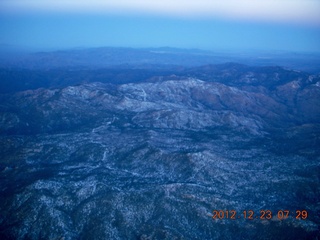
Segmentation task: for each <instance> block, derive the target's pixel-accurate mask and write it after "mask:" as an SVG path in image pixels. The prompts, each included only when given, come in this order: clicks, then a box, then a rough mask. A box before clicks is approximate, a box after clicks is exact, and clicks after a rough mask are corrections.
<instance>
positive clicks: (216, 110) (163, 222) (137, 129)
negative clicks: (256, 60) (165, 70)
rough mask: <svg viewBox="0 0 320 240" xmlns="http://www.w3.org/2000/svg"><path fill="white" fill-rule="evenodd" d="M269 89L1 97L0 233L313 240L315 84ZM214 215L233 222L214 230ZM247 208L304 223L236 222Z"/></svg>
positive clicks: (176, 83)
mask: <svg viewBox="0 0 320 240" xmlns="http://www.w3.org/2000/svg"><path fill="white" fill-rule="evenodd" d="M250 76H251V77H252V75H249V76H247V79H251V78H250ZM276 80H277V79H276ZM276 80H275V81H274V82H273V84H271V83H270V84H268V85H263V84H257V81H255V83H254V84H251V83H250V81H249V80H248V81H246V82H247V84H239V83H237V84H235V83H236V82H237V81H239V79H238V78H236V79H235V80H234V81H231V82H225V83H222V82H221V81H220V82H219V81H216V82H214V81H203V80H199V79H195V78H190V77H189V78H188V77H185V78H179V79H162V80H160V79H153V80H152V81H148V82H141V83H127V84H121V85H113V84H107V83H98V82H96V83H87V84H80V85H76V86H67V87H63V88H55V89H37V90H28V91H22V92H17V93H14V94H4V95H2V96H1V115H0V132H1V135H0V141H1V144H2V146H3V147H2V148H1V150H0V155H1V159H2V160H1V173H0V177H1V183H0V190H1V200H0V210H1V215H0V236H1V237H2V238H8V239H14V238H20V239H22V238H30V239H39V238H45V239H61V238H64V239H75V238H76V239H88V238H94V239H182V238H184V239H221V237H222V236H223V237H224V238H225V239H234V238H235V237H239V236H241V237H242V238H247V239H248V238H254V237H258V236H259V237H260V238H261V239H270V238H271V237H273V238H275V239H289V238H293V237H300V238H307V239H316V238H317V237H320V236H319V234H318V233H319V227H318V226H319V223H320V219H319V216H320V209H319V206H318V202H319V196H320V185H319V180H320V178H319V169H320V165H319V162H320V159H319V148H318V146H319V143H320V137H319V136H320V135H319V133H320V130H319V129H320V127H319V114H320V104H319V102H318V99H319V96H320V87H319V85H320V84H319V81H318V80H317V79H316V78H314V79H309V78H308V77H306V78H304V77H302V78H294V79H293V80H292V81H278V80H277V81H276ZM280 80H281V79H280ZM241 81H242V80H241ZM242 82H243V81H242ZM258 82H259V81H258ZM271 85H272V86H271ZM215 209H218V210H220V209H221V210H226V209H229V210H232V209H235V210H237V212H238V214H239V215H238V216H239V219H236V220H230V219H217V220H213V219H212V211H213V210H215ZM250 209H252V210H254V211H255V213H256V214H259V211H260V210H263V209H269V210H271V211H273V212H274V213H276V212H277V211H278V210H280V209H288V210H290V211H291V212H292V213H294V212H295V211H296V210H299V209H306V210H308V212H309V217H308V219H306V220H297V219H295V217H294V215H291V216H290V217H289V218H288V219H285V220H282V221H279V220H278V219H277V217H276V214H274V216H273V218H272V219H271V220H261V219H258V218H257V219H254V220H248V219H243V216H242V215H241V212H243V211H244V210H250ZM248 229H250V231H248Z"/></svg>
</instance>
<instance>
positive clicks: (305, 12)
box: [0, 0, 320, 52]
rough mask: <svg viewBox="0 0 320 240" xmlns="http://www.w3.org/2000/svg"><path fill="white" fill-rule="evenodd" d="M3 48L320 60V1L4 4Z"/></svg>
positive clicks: (40, 0)
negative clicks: (182, 51)
mask: <svg viewBox="0 0 320 240" xmlns="http://www.w3.org/2000/svg"><path fill="white" fill-rule="evenodd" d="M0 45H1V46H16V47H21V48H28V49H35V50H47V49H50V50H51V49H67V48H78V47H103V46H112V47H137V48H143V47H164V46H168V47H179V48H199V49H206V50H267V51H272V50H285V51H295V52H320V0H223V1H221V0H161V1H157V0H153V1H151V0H117V1H115V0H112V1H111V0H90V1H84V0H1V1H0Z"/></svg>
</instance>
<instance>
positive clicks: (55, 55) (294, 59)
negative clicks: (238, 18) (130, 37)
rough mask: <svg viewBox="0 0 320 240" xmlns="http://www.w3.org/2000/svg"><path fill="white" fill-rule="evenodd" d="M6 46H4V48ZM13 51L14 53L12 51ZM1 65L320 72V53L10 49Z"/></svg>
mask: <svg viewBox="0 0 320 240" xmlns="http://www.w3.org/2000/svg"><path fill="white" fill-rule="evenodd" d="M4 49H5V48H4ZM10 52H11V53H12V54H10ZM0 56H2V57H0V67H2V68H8V67H10V68H20V69H38V70H39V69H55V68H81V69H85V68H86V69H91V70H92V69H97V68H106V67H115V66H118V67H119V66H120V67H126V68H128V67H130V68H140V69H141V68H143V69H145V68H154V67H155V66H157V67H161V68H168V67H172V66H184V67H192V66H201V65H208V64H221V63H226V62H240V63H243V64H248V65H256V66H270V65H271V66H274V65H278V66H282V67H286V68H290V69H298V70H303V71H308V72H311V73H320V68H319V66H320V54H316V53H290V52H235V53H231V52H223V51H204V50H198V49H178V48H169V47H163V48H141V49H135V48H112V47H101V48H82V49H70V50H61V51H51V52H50V51H48V52H35V53H28V52H23V54H20V55H17V53H16V52H15V53H14V54H13V52H12V51H7V52H5V53H3V54H0Z"/></svg>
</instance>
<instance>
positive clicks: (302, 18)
mask: <svg viewBox="0 0 320 240" xmlns="http://www.w3.org/2000/svg"><path fill="white" fill-rule="evenodd" d="M0 10H2V11H8V12H10V11H11V12H12V11H40V12H43V11H45V12H47V11H49V12H61V11H65V12H80V13H99V12H100V13H147V14H158V15H169V16H172V17H193V18H217V17H218V18H227V19H247V20H262V21H274V22H279V21H280V22H294V23H301V24H305V23H309V24H316V25H318V26H319V25H320V14H319V13H320V1H319V0H160V1H156V0H90V1H84V0H1V1H0Z"/></svg>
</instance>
